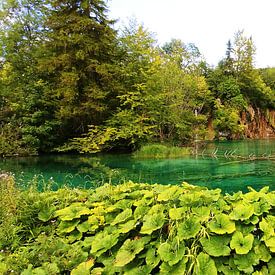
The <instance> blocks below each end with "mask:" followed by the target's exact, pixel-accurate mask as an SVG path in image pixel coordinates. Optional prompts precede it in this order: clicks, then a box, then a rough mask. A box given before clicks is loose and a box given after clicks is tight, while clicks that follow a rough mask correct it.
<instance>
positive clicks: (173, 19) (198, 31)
mask: <svg viewBox="0 0 275 275" xmlns="http://www.w3.org/2000/svg"><path fill="white" fill-rule="evenodd" d="M107 3H108V6H109V17H110V18H112V19H119V23H118V24H121V25H123V24H126V25H127V22H128V21H129V18H131V17H135V18H136V19H137V21H138V22H139V23H142V24H143V25H144V26H145V27H146V28H147V29H148V30H149V31H151V32H153V33H155V34H156V38H157V40H158V41H159V43H160V44H163V43H164V42H169V41H170V40H171V38H177V39H181V40H182V41H183V42H185V43H194V44H195V45H196V46H197V47H198V48H199V50H200V52H201V53H202V54H203V56H204V57H205V59H206V61H207V62H208V63H209V64H210V65H216V64H217V63H218V61H220V60H221V59H222V58H223V57H224V55H225V51H226V43H227V41H228V40H229V39H231V40H233V37H234V33H235V32H237V31H238V30H244V31H245V35H246V36H248V37H250V36H252V39H253V41H254V44H255V45H256V60H255V61H256V63H255V65H256V67H275V0H108V2H107Z"/></svg>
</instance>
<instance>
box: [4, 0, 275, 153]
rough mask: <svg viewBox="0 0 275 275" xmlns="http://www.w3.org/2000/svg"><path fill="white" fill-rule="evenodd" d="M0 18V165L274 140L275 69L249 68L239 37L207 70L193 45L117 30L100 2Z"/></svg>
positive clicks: (53, 3) (21, 5)
mask: <svg viewBox="0 0 275 275" xmlns="http://www.w3.org/2000/svg"><path fill="white" fill-rule="evenodd" d="M0 8H1V10H0V106H1V108H0V128H1V130H0V144H1V146H0V156H2V157H3V156H15V155H35V154H41V153H48V152H65V151H74V152H75V151H77V152H84V153H94V152H100V151H105V152H106V151H114V150H115V151H134V150H136V149H137V148H139V147H140V146H141V145H143V144H147V143H154V142H158V143H169V144H173V145H177V146H186V145H190V144H193V143H194V141H196V140H213V139H221V138H222V139H241V138H255V137H256V138H257V137H264V136H263V135H267V136H268V135H269V136H270V135H274V129H275V125H274V108H275V68H261V69H259V68H256V67H255V65H254V58H255V54H256V49H255V45H254V43H253V40H252V38H251V37H247V36H246V35H245V33H244V31H242V30H241V31H236V33H235V34H234V35H233V37H232V38H229V40H228V42H226V41H225V55H224V58H223V59H222V60H220V62H219V64H218V65H217V66H216V67H213V66H210V65H209V64H208V63H207V60H205V59H204V57H203V55H202V54H201V53H200V50H199V49H198V48H197V47H196V45H194V44H192V43H188V42H185V41H181V40H179V39H172V40H171V41H168V42H166V43H165V44H163V45H160V44H159V43H158V41H157V39H156V38H155V36H154V35H153V34H152V33H151V32H150V31H149V30H147V29H146V27H145V26H143V25H142V24H138V23H137V22H135V21H134V20H132V21H131V20H130V21H129V23H128V25H127V26H124V27H122V28H121V29H119V30H117V29H116V28H115V22H116V21H115V19H110V18H109V16H108V6H107V2H106V1H103V0H95V1H92V2H91V1H88V0H81V1H80V0H13V1H9V0H4V1H2V6H1V7H0ZM261 121H262V124H264V126H265V127H264V131H265V132H266V133H261V132H260V130H261Z"/></svg>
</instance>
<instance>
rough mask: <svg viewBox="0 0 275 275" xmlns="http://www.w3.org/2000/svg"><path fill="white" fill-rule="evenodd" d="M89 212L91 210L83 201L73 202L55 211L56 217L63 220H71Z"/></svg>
mask: <svg viewBox="0 0 275 275" xmlns="http://www.w3.org/2000/svg"><path fill="white" fill-rule="evenodd" d="M89 214H91V210H90V209H89V208H87V207H86V206H85V205H84V204H82V203H72V204H71V205H70V206H68V207H65V208H63V209H61V210H57V211H55V217H59V218H60V219H61V220H62V221H71V220H73V219H76V218H80V217H81V216H82V215H89Z"/></svg>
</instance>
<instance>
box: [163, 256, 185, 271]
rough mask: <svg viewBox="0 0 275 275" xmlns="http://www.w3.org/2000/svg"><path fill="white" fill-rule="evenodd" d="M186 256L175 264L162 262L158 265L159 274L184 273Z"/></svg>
mask: <svg viewBox="0 0 275 275" xmlns="http://www.w3.org/2000/svg"><path fill="white" fill-rule="evenodd" d="M186 262H187V258H184V259H182V260H181V261H180V262H178V263H177V264H176V265H173V266H170V265H169V264H168V263H166V262H164V263H162V264H161V265H160V273H159V274H160V275H167V274H169V275H182V274H185V270H186Z"/></svg>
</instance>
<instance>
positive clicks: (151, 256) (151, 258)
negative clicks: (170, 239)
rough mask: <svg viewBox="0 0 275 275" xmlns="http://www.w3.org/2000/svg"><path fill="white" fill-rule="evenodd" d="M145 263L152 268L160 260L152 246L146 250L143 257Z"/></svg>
mask: <svg viewBox="0 0 275 275" xmlns="http://www.w3.org/2000/svg"><path fill="white" fill-rule="evenodd" d="M145 261H146V264H147V265H148V266H150V267H152V268H155V267H156V266H157V265H158V264H159V262H160V256H159V255H158V254H157V251H156V249H155V248H154V247H151V248H149V249H148V250H147V252H146V258H145Z"/></svg>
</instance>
